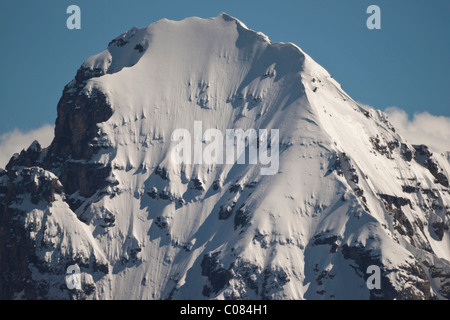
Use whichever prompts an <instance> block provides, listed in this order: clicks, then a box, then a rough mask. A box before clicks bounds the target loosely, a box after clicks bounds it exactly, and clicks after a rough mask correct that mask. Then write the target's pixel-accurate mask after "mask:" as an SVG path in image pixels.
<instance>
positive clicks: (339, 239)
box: [1, 14, 450, 299]
mask: <svg viewBox="0 0 450 320" xmlns="http://www.w3.org/2000/svg"><path fill="white" fill-rule="evenodd" d="M198 121H201V125H202V129H201V131H202V132H204V131H206V130H207V129H218V130H220V131H221V132H223V134H224V135H225V132H226V130H227V129H238V128H240V129H243V130H248V129H255V130H258V129H278V130H279V168H278V170H277V172H276V174H273V175H264V174H261V172H262V171H261V169H262V168H265V167H267V165H264V164H261V163H260V162H258V163H257V164H248V162H249V159H247V160H248V161H247V162H246V163H247V164H239V163H236V162H233V163H230V164H227V163H225V164H220V163H217V164H181V165H179V164H176V163H174V162H173V159H172V151H173V150H174V147H175V146H176V145H177V144H178V141H172V139H171V135H172V133H173V132H174V130H176V129H187V130H188V131H189V132H191V134H192V136H194V132H195V131H196V128H195V126H194V124H195V123H196V122H198ZM269 132H270V131H269ZM272 138H274V137H273V136H272ZM263 142H265V141H260V142H259V144H258V147H259V149H258V150H259V151H261V143H263ZM208 144H209V141H207V139H205V138H203V141H202V142H201V145H202V146H203V148H206V147H207V146H208ZM39 148H40V147H39ZM272 150H275V149H273V148H272ZM35 153H36V152H34V153H33V150H29V151H27V152H23V154H21V156H20V157H19V158H17V159H12V160H11V161H10V163H9V164H8V166H7V170H8V172H4V173H2V180H1V181H2V183H3V184H2V185H3V186H4V188H5V192H4V194H5V196H4V197H3V198H1V199H5V200H2V201H3V202H2V206H3V208H4V210H5V212H9V214H10V215H11V216H14V214H16V215H17V214H18V213H17V212H16V211H14V210H13V209H8V208H15V207H14V206H16V207H17V208H16V209H17V210H20V215H22V216H23V221H24V222H23V225H24V228H23V230H24V231H23V233H24V234H26V236H27V237H28V238H29V239H31V241H32V242H33V241H35V242H34V243H36V244H35V245H36V246H37V247H36V250H34V251H33V250H31V252H28V253H27V254H26V256H27V259H29V256H30V255H35V256H37V257H38V258H37V260H36V261H34V260H33V261H34V265H38V266H40V265H44V266H46V267H42V268H35V269H31V270H30V271H29V272H28V271H27V272H28V273H27V274H28V277H29V278H31V279H32V281H34V282H36V283H41V284H42V282H45V286H46V287H47V288H48V289H47V290H42V291H40V292H38V293H37V294H36V295H38V296H45V297H51V298H65V297H72V298H74V297H78V298H94V299H113V298H114V299H121V298H125V299H130V298H131V299H134V298H136V299H137V298H144V299H187V298H189V299H208V298H218V299H223V298H233V299H245V298H256V299H260V298H264V299H265V298H269V299H330V298H337V299H343V298H345V299H347V298H349V299H368V298H385V299H392V298H399V299H406V298H415V299H416V298H417V299H423V298H425V299H427V298H431V297H433V298H434V297H437V298H449V297H450V290H449V282H448V280H447V279H448V277H449V272H450V266H449V260H450V250H449V249H450V247H449V244H450V243H449V241H450V240H449V232H448V224H449V223H448V214H449V212H450V209H449V204H450V194H449V189H448V178H447V177H448V176H449V173H450V168H449V164H448V162H447V161H444V160H445V159H444V158H443V157H441V156H440V155H437V156H434V155H432V154H431V153H430V152H429V151H428V149H427V148H426V147H425V146H411V145H409V144H407V143H406V142H405V141H404V139H402V137H400V136H399V135H398V134H397V133H395V129H394V128H393V127H392V126H391V125H390V123H389V122H388V120H387V118H386V116H385V115H384V114H383V113H382V112H380V111H377V110H373V109H367V108H365V107H362V106H360V105H358V104H357V103H356V102H355V101H353V100H352V99H351V98H350V97H349V96H348V95H347V94H346V93H345V92H344V91H343V90H342V89H341V87H340V85H339V84H338V83H337V82H336V81H335V80H334V79H333V78H332V77H331V76H330V75H329V74H328V72H327V71H326V70H324V69H323V68H322V67H321V66H319V65H318V64H317V63H316V62H315V61H313V60H312V59H311V57H309V56H308V55H307V54H306V53H304V52H303V51H302V50H301V49H300V48H298V47H297V46H295V45H293V44H290V43H274V44H273V43H271V42H270V40H269V39H268V38H267V37H266V36H265V35H263V34H261V33H257V32H254V31H252V30H249V29H248V28H247V27H246V26H245V25H244V24H243V23H241V22H240V21H238V20H236V19H234V18H232V17H230V16H228V15H226V14H221V15H219V16H218V17H216V18H212V19H200V18H188V19H185V20H183V21H177V22H176V21H169V20H161V21H158V22H156V23H154V24H151V25H150V26H148V27H146V28H143V29H138V28H133V29H131V30H130V31H128V32H126V33H125V34H123V35H121V36H119V37H118V38H116V39H114V40H113V41H111V42H110V44H109V46H108V48H107V49H106V50H105V51H104V52H102V53H100V54H98V55H95V56H93V57H91V58H89V59H87V60H86V62H85V63H84V64H83V65H82V66H81V68H80V70H79V71H78V73H77V76H76V77H75V79H74V80H73V81H72V82H71V83H70V84H69V85H68V86H66V88H65V90H64V94H63V97H62V98H61V101H60V103H59V105H58V119H57V121H56V129H55V140H54V141H53V143H52V145H51V146H50V147H49V148H48V149H46V150H42V151H41V150H39V152H37V153H36V154H35ZM443 162H445V163H443ZM37 166H39V167H43V168H44V169H46V170H43V169H33V170H41V171H40V172H41V175H44V176H49V175H51V177H52V178H50V179H47V180H49V181H55V182H52V184H51V185H52V186H53V185H54V184H56V183H61V184H62V186H63V188H64V193H63V192H62V191H61V192H59V193H60V194H61V195H60V196H59V195H58V196H56V197H53V198H52V199H50V200H47V202H46V201H44V200H45V197H44V199H41V198H40V200H39V201H37V202H36V201H35V202H36V203H38V204H39V207H36V208H35V207H34V206H33V205H31V204H27V205H26V204H25V202H20V201H19V202H17V201H16V202H14V201H12V200H10V199H9V198H8V194H9V193H11V192H12V191H11V189H10V187H8V184H9V185H17V186H18V185H20V181H19V178H18V177H17V175H18V174H19V175H20V174H21V173H24V172H27V170H29V169H27V167H37ZM49 171H50V172H52V173H50V172H49ZM23 189H24V191H23V193H24V194H25V196H24V198H26V195H27V194H30V192H29V188H16V189H15V190H16V192H17V190H23ZM2 190H3V189H2ZM52 190H53V189H52ZM53 193H54V192H53ZM37 194H40V193H37ZM32 195H33V193H31V196H32ZM48 201H49V202H48ZM68 205H70V208H69V206H68ZM8 210H9V211H8ZM49 212H51V214H50V213H49ZM48 215H51V216H52V217H53V218H51V219H46V218H45V217H47V216H48ZM75 217H78V219H76V218H75ZM74 218H75V221H76V222H73V220H74ZM5 219H7V218H4V219H3V220H5ZM2 223H6V222H3V221H2ZM30 224H32V225H33V228H32V229H30ZM35 225H38V226H48V227H39V228H40V229H39V230H41V231H40V232H42V233H43V234H46V233H49V232H50V230H53V229H54V230H57V231H52V232H51V234H52V237H54V238H55V239H56V240H55V241H53V242H52V243H53V244H52V245H50V248H51V249H48V246H47V247H45V248H47V249H46V250H43V249H42V248H41V244H40V243H39V241H36V236H35V234H36V232H39V231H36V230H35V228H34V226H35ZM17 228H19V229H20V226H18V227H17ZM52 228H53V229H52ZM64 235H66V237H67V238H65V237H64ZM11 237H13V235H11ZM65 239H70V240H65ZM67 248H70V250H67ZM3 250H4V251H3V252H6V251H5V250H10V251H11V249H3ZM7 252H9V251H7ZM49 252H50V253H49ZM71 263H78V264H79V265H80V266H81V268H82V271H83V275H84V278H83V279H87V280H86V281H85V286H84V287H83V288H88V290H86V289H83V290H81V291H76V290H75V291H74V290H67V288H65V287H64V286H63V283H64V276H65V274H64V271H63V270H64V268H66V267H67V266H68V265H70V264H71ZM49 265H59V266H60V267H59V269H55V268H53V269H52V268H51V267H48V266H49ZM369 265H376V266H379V267H380V268H381V284H382V287H381V289H380V290H369V289H368V288H367V286H366V283H365V280H366V279H367V276H368V274H366V269H367V267H368V266H369ZM24 269H26V268H24ZM24 272H25V271H24ZM50 275H51V276H50ZM3 281H4V282H3V283H7V281H6V282H5V280H3ZM8 281H9V280H8ZM11 281H12V280H11ZM13 283H14V285H16V286H18V287H19V288H22V287H23V285H21V284H20V281H19V282H17V281H15V282H13ZM27 290H32V289H27ZM21 291H22V290H19V289H17V290H15V292H14V293H8V294H10V295H11V294H15V295H17V294H19V293H21ZM3 294H4V295H7V294H5V293H3ZM21 294H24V293H23V292H22V293H21Z"/></svg>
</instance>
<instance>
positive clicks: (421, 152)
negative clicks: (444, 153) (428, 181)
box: [413, 144, 449, 188]
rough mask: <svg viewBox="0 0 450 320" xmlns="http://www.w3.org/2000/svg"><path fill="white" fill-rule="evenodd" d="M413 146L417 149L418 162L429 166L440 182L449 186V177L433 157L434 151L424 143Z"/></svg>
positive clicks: (415, 155)
mask: <svg viewBox="0 0 450 320" xmlns="http://www.w3.org/2000/svg"><path fill="white" fill-rule="evenodd" d="M413 147H414V149H415V150H416V153H415V154H414V160H416V162H417V163H419V164H420V165H422V166H423V167H425V168H427V169H428V171H430V173H431V174H432V175H433V177H434V178H435V179H436V180H437V182H438V183H440V184H441V185H443V186H444V187H446V188H448V187H449V182H448V178H447V177H446V176H445V174H444V173H443V171H442V169H441V168H440V167H439V165H438V164H437V162H436V161H435V160H434V159H433V157H432V156H433V153H431V152H430V150H429V149H428V147H427V146H425V145H423V144H422V145H413Z"/></svg>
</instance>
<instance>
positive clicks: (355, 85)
mask: <svg viewBox="0 0 450 320" xmlns="http://www.w3.org/2000/svg"><path fill="white" fill-rule="evenodd" d="M71 4H76V5H78V6H79V7H80V8H81V30H68V29H67V27H66V19H67V17H68V16H69V15H68V14H67V13H66V8H67V7H68V6H69V5H71ZM371 4H376V5H378V6H379V7H380V8H381V30H369V29H367V27H366V20H367V18H368V17H369V15H368V14H367V13H366V9H367V7H368V6H369V5H371ZM0 6H1V10H0V24H1V30H2V39H1V43H2V44H1V50H0V70H1V76H0V108H1V117H0V136H1V135H2V134H4V133H6V132H11V131H12V130H14V129H19V130H21V131H23V132H26V131H29V130H32V129H37V128H40V127H42V126H43V125H45V124H54V122H55V119H56V106H57V103H58V100H59V98H60V97H61V94H62V90H63V88H64V86H65V85H66V84H67V83H68V82H69V81H70V80H71V79H72V78H73V77H74V76H75V73H76V70H77V69H78V67H79V66H80V65H81V63H82V62H83V61H84V60H85V59H86V58H88V57H89V56H91V55H94V54H96V53H98V52H101V51H103V50H104V49H105V48H106V46H107V44H108V42H109V41H110V40H111V39H113V38H115V37H116V36H118V35H119V34H121V33H123V32H124V31H126V30H128V29H130V28H131V27H133V26H137V27H144V26H146V25H148V24H150V23H152V22H155V21H157V20H159V19H162V18H169V19H174V20H181V19H183V18H185V17H188V16H199V17H203V18H208V17H213V16H217V15H218V14H220V13H221V12H227V13H228V14H230V15H232V16H234V17H236V18H238V19H240V20H241V21H243V22H244V23H245V24H246V25H247V26H248V27H249V28H251V29H253V30H257V31H261V32H263V33H265V34H266V35H268V36H269V37H270V38H271V40H272V42H279V41H283V42H293V43H295V44H297V45H298V46H300V47H301V48H302V49H303V50H304V51H306V52H307V53H308V54H309V55H310V56H311V57H312V58H313V59H315V60H316V61H317V62H319V63H320V64H321V65H322V66H324V67H325V68H326V69H327V70H328V71H329V72H330V73H331V74H332V75H333V76H334V78H335V79H336V80H337V81H338V82H340V83H341V84H342V86H343V88H344V90H345V91H347V93H349V94H350V96H352V97H353V98H354V99H355V100H357V101H360V102H362V103H365V104H368V105H371V106H373V107H375V108H377V109H382V110H384V109H385V108H387V107H390V106H396V107H399V108H401V109H403V110H405V111H406V112H407V114H408V115H409V116H410V117H412V115H413V114H414V113H418V112H423V111H428V112H429V113H431V114H433V115H441V116H446V117H449V116H450V90H449V89H450V88H449V85H450V81H449V76H450V60H449V53H450V50H449V49H450V41H449V39H450V19H449V18H448V16H449V14H450V1H449V0H433V1H424V0H414V1H412V0H386V1H376V0H372V1H366V0H292V1H288V0H279V1H273V0H270V1H268V0H258V1H253V0H239V1H235V0H227V1H225V0H224V1H215V0H208V1H203V0H202V1H197V0H177V1H167V0H166V1H159V0H158V1H152V0H150V1H148V0H147V1H143V0H142V1H140V0H129V1H116V0H95V1H93V0H71V1H65V0H42V1H35V0H14V1H13V0H3V1H1V4H0Z"/></svg>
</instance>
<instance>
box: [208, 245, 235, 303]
mask: <svg viewBox="0 0 450 320" xmlns="http://www.w3.org/2000/svg"><path fill="white" fill-rule="evenodd" d="M219 255H220V252H214V253H209V254H205V255H204V256H203V260H202V262H201V264H200V266H201V268H202V276H204V277H208V280H209V282H210V284H211V288H209V287H205V288H203V295H205V296H209V295H210V294H211V293H212V292H214V293H217V292H219V291H220V290H221V289H223V288H224V287H225V286H226V285H227V284H228V282H229V281H230V280H231V277H232V276H231V272H230V271H229V270H227V269H225V268H223V267H221V266H220V263H219V259H218V257H219Z"/></svg>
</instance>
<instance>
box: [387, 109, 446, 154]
mask: <svg viewBox="0 0 450 320" xmlns="http://www.w3.org/2000/svg"><path fill="white" fill-rule="evenodd" d="M384 112H385V113H386V114H387V115H388V117H389V121H390V122H391V123H392V124H393V125H394V127H395V129H396V130H397V132H398V133H399V134H400V135H401V136H403V137H404V138H406V140H407V141H408V142H409V143H411V144H425V145H427V146H428V147H429V148H430V149H431V150H432V151H434V152H437V153H441V152H446V151H450V118H449V117H444V116H434V115H432V114H430V113H428V112H421V113H416V114H414V116H413V118H412V119H409V117H408V114H407V113H406V111H405V110H402V109H400V108H397V107H389V108H387V109H386V110H385V111H384Z"/></svg>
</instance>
